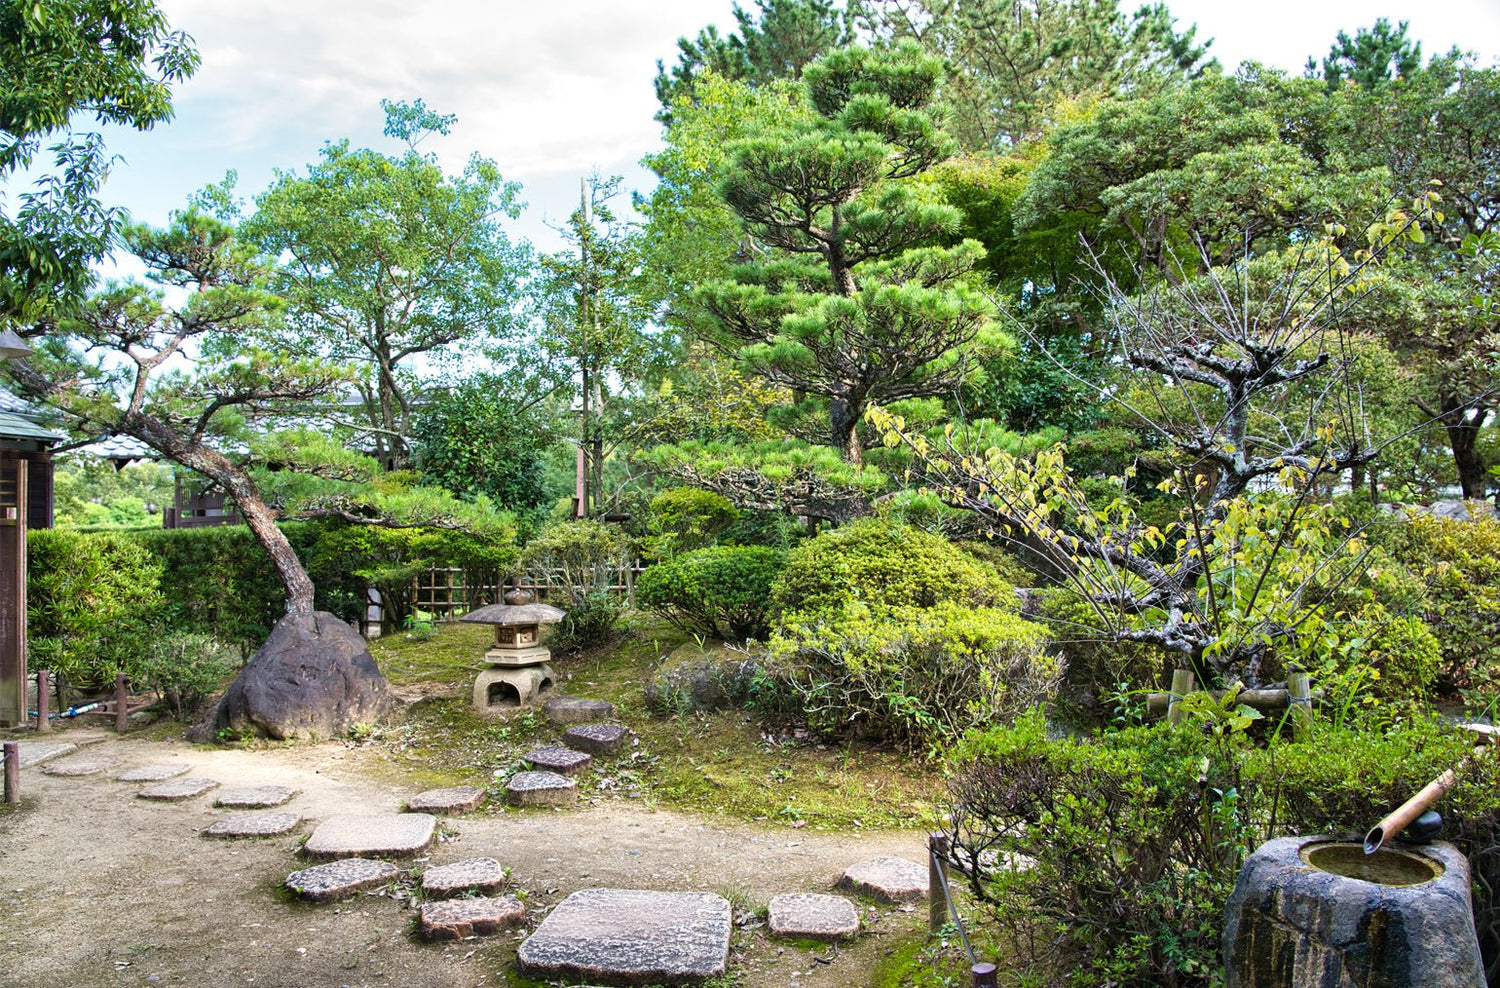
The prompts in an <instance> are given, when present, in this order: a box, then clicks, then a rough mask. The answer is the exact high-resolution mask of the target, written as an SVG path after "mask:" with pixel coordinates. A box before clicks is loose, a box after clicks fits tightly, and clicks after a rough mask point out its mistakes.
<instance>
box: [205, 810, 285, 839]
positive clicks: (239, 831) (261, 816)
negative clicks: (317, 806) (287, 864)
mask: <svg viewBox="0 0 1500 988" xmlns="http://www.w3.org/2000/svg"><path fill="white" fill-rule="evenodd" d="M301 822H302V818H301V817H300V816H298V815H297V814H295V813H248V812H247V813H231V814H229V815H228V816H226V817H224V818H223V819H221V820H216V821H214V824H213V826H211V827H209V828H208V829H207V830H205V831H203V836H204V837H278V836H280V835H281V834H289V833H291V832H292V831H293V830H296V829H297V824H299V823H301Z"/></svg>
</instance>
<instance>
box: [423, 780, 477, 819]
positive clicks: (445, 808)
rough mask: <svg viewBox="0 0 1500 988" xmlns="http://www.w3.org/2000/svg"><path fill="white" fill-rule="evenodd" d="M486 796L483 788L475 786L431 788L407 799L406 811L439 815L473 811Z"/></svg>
mask: <svg viewBox="0 0 1500 988" xmlns="http://www.w3.org/2000/svg"><path fill="white" fill-rule="evenodd" d="M486 796H487V794H486V793H485V791H484V790H483V789H476V788H475V787H473V786H454V787H452V788H451V789H429V790H427V791H426V792H419V793H417V794H416V795H415V796H413V797H412V798H411V799H409V800H407V801H406V811H407V812H408V813H436V814H438V815H439V816H452V815H453V814H455V813H472V812H473V811H475V810H477V809H479V807H480V806H482V805H484V801H485V798H486Z"/></svg>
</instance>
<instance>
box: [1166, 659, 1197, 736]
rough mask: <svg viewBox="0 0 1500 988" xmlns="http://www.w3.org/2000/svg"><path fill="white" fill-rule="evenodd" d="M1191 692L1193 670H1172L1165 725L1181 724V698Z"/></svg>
mask: <svg viewBox="0 0 1500 988" xmlns="http://www.w3.org/2000/svg"><path fill="white" fill-rule="evenodd" d="M1192 691H1193V670H1191V669H1174V670H1172V692H1171V693H1170V694H1168V697H1167V723H1168V724H1180V723H1182V718H1183V716H1184V715H1183V712H1182V698H1183V697H1184V696H1186V695H1187V694H1189V693H1191V692H1192Z"/></svg>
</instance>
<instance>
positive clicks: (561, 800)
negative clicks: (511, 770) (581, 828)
mask: <svg viewBox="0 0 1500 988" xmlns="http://www.w3.org/2000/svg"><path fill="white" fill-rule="evenodd" d="M505 789H506V798H507V799H508V800H509V802H510V805H512V806H572V805H573V804H574V803H576V802H578V780H576V779H570V778H568V777H567V776H565V775H558V774H557V773H556V772H517V773H516V774H515V775H513V776H511V777H510V782H508V783H506V786H505Z"/></svg>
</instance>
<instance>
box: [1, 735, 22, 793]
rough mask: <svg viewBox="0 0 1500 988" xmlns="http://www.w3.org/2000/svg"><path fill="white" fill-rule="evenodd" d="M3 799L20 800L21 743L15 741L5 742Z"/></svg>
mask: <svg viewBox="0 0 1500 988" xmlns="http://www.w3.org/2000/svg"><path fill="white" fill-rule="evenodd" d="M5 801H6V802H7V803H19V802H20V801H21V745H20V742H17V741H7V742H5Z"/></svg>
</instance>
